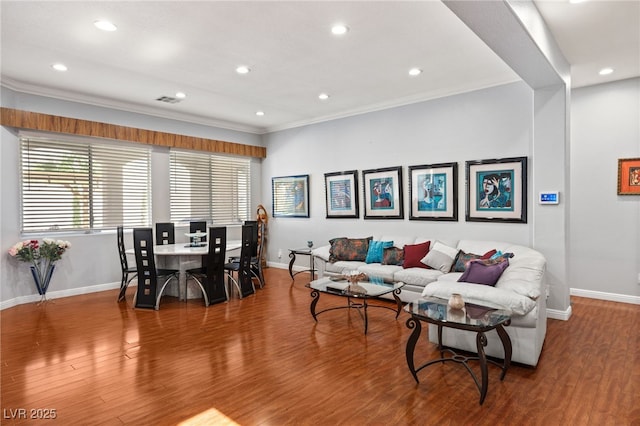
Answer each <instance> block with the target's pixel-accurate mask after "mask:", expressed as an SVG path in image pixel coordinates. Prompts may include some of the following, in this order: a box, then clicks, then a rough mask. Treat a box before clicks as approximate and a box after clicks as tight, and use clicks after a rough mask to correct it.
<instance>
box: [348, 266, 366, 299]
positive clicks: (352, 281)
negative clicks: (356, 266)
mask: <svg viewBox="0 0 640 426" xmlns="http://www.w3.org/2000/svg"><path fill="white" fill-rule="evenodd" d="M344 278H345V279H346V280H347V281H348V282H349V286H348V287H347V290H348V291H350V292H351V293H362V294H365V293H366V292H367V290H366V289H365V288H364V287H362V286H361V285H358V282H360V281H362V280H364V279H365V278H367V275H366V274H363V273H362V272H358V271H349V272H347V273H346V274H344Z"/></svg>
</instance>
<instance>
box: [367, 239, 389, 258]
mask: <svg viewBox="0 0 640 426" xmlns="http://www.w3.org/2000/svg"><path fill="white" fill-rule="evenodd" d="M389 247H393V241H370V242H369V251H368V252H367V258H366V259H365V260H364V261H365V262H366V263H382V257H383V256H382V255H383V253H384V249H386V248H389Z"/></svg>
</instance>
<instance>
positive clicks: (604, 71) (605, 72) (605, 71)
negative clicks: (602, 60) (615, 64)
mask: <svg viewBox="0 0 640 426" xmlns="http://www.w3.org/2000/svg"><path fill="white" fill-rule="evenodd" d="M612 72H613V68H602V69H601V70H600V71H599V72H598V74H600V75H609V74H611V73H612Z"/></svg>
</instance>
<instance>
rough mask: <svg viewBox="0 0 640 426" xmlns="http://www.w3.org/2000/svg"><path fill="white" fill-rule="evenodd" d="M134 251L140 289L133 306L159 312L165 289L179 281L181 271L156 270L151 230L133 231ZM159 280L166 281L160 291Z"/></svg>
mask: <svg viewBox="0 0 640 426" xmlns="http://www.w3.org/2000/svg"><path fill="white" fill-rule="evenodd" d="M133 249H134V252H135V255H136V269H137V272H138V288H137V289H136V295H135V298H134V301H133V306H134V307H136V308H148V309H155V310H158V308H159V307H160V298H161V297H162V293H163V292H164V289H165V288H166V287H167V284H169V281H171V280H172V279H176V280H177V279H178V273H179V271H178V270H177V269H156V261H155V257H154V253H153V231H152V229H151V228H135V229H134V230H133ZM158 279H162V280H164V282H163V284H162V287H160V289H159V290H158Z"/></svg>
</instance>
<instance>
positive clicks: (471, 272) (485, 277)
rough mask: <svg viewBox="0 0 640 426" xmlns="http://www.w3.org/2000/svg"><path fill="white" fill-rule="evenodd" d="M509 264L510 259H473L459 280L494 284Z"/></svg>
mask: <svg viewBox="0 0 640 426" xmlns="http://www.w3.org/2000/svg"><path fill="white" fill-rule="evenodd" d="M507 266H509V260H508V259H504V260H502V261H499V262H496V261H495V260H472V261H471V262H469V265H467V270H466V271H464V274H462V276H461V277H460V279H459V280H458V281H459V282H466V283H474V284H484V285H490V286H494V285H496V283H497V282H498V279H499V278H500V276H501V275H502V273H503V272H504V270H505V269H507Z"/></svg>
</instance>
